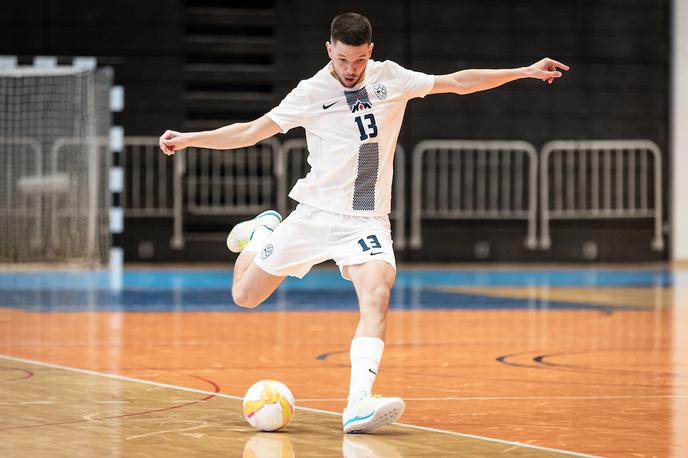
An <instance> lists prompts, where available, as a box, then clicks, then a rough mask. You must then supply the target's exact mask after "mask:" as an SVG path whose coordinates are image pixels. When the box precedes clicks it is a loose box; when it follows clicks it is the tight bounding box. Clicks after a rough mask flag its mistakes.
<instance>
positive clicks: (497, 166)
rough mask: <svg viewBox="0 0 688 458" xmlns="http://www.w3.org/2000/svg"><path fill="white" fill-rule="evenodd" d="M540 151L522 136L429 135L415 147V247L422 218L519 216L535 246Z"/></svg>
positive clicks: (418, 244)
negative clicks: (463, 137)
mask: <svg viewBox="0 0 688 458" xmlns="http://www.w3.org/2000/svg"><path fill="white" fill-rule="evenodd" d="M536 187H537V153H536V151H535V148H534V147H533V145H531V144H530V143H526V142H522V141H463V140H425V141H422V142H420V143H418V145H416V147H415V148H414V151H413V183H412V194H413V198H412V203H411V248H416V249H417V248H420V247H421V246H422V244H423V239H422V234H421V220H422V219H425V218H430V219H516V220H520V219H523V220H526V221H527V224H528V229H527V236H526V239H525V242H524V243H525V245H526V247H528V248H530V249H533V248H536V246H537V237H536V226H537V198H536V192H537V191H536Z"/></svg>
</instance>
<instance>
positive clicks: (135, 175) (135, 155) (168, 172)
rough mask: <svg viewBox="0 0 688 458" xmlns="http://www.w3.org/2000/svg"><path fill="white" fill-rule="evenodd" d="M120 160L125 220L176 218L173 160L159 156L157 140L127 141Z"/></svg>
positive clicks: (127, 138) (135, 138)
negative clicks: (174, 216)
mask: <svg viewBox="0 0 688 458" xmlns="http://www.w3.org/2000/svg"><path fill="white" fill-rule="evenodd" d="M121 157H122V169H123V170H124V179H125V183H124V186H123V188H122V193H121V203H122V208H123V209H124V214H125V216H127V217H156V216H160V217H170V216H173V209H174V198H173V179H172V178H173V176H174V173H173V172H174V160H173V159H172V158H171V157H168V156H165V155H164V154H162V153H161V152H160V147H159V146H158V138H157V137H126V138H125V140H124V150H123V151H122V155H121Z"/></svg>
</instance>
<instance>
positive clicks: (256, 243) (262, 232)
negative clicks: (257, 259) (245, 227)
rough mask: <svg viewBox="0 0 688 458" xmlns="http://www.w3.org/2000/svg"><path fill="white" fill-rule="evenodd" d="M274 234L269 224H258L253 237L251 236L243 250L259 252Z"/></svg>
mask: <svg viewBox="0 0 688 458" xmlns="http://www.w3.org/2000/svg"><path fill="white" fill-rule="evenodd" d="M271 234H272V230H270V229H269V228H268V227H267V226H258V227H257V228H256V229H255V230H254V231H253V237H251V240H250V241H249V242H248V243H247V244H246V246H245V247H244V249H243V250H241V251H242V252H243V251H246V252H249V253H259V252H260V250H262V249H263V245H265V241H266V240H267V239H268V237H270V235H271Z"/></svg>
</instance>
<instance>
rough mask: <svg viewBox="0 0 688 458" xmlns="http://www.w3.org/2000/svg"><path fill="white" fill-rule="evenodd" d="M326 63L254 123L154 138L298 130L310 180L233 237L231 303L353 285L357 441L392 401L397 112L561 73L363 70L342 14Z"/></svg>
mask: <svg viewBox="0 0 688 458" xmlns="http://www.w3.org/2000/svg"><path fill="white" fill-rule="evenodd" d="M325 47H326V49H327V54H328V56H329V58H330V61H329V62H328V63H327V65H325V66H324V67H323V68H322V69H321V70H320V71H318V72H317V73H316V74H315V75H314V76H312V77H311V78H309V79H307V80H303V81H301V82H300V83H299V84H298V85H297V86H296V88H295V89H293V90H292V91H291V92H290V93H289V94H288V95H287V96H286V97H285V98H284V99H283V100H282V102H281V103H280V104H279V106H277V107H275V108H274V109H272V110H271V111H269V112H268V113H267V114H265V115H264V116H262V117H260V118H258V119H256V120H254V121H251V122H247V123H235V124H231V125H228V126H225V127H221V128H219V129H216V130H212V131H204V132H188V133H181V132H175V131H170V130H168V131H166V132H165V133H164V134H163V135H162V136H161V137H160V148H161V149H162V151H163V152H164V153H165V154H168V155H170V154H174V152H175V151H178V150H180V149H183V148H186V147H189V146H194V147H199V148H216V149H232V148H243V147H247V146H251V145H254V144H256V143H257V142H259V141H261V140H263V139H265V138H268V137H272V136H273V135H276V134H278V133H284V132H287V131H288V130H290V129H292V128H294V127H298V126H301V127H303V128H304V129H305V130H306V139H307V143H308V152H309V157H308V163H309V164H310V166H311V169H310V171H309V172H308V174H307V175H306V177H305V178H302V179H300V180H299V181H298V182H297V183H296V185H295V186H294V188H293V189H292V190H291V192H290V194H289V197H291V198H292V199H294V200H296V201H297V202H299V204H298V206H297V207H296V209H295V210H294V211H293V212H292V213H291V214H290V215H289V217H288V218H286V219H285V220H284V221H282V216H281V215H280V214H278V213H277V212H276V211H273V210H270V211H266V212H263V213H261V214H260V215H258V216H256V217H255V218H254V219H252V220H249V221H244V222H242V223H240V224H238V225H237V226H235V227H234V228H233V229H232V231H231V232H230V233H229V236H228V237H227V246H228V247H229V249H230V250H231V251H233V252H239V253H240V255H239V257H238V258H237V260H236V264H235V266H234V274H233V276H234V280H233V285H232V297H233V299H234V302H236V303H237V304H238V305H239V306H241V307H256V306H257V305H259V304H260V303H261V302H262V301H264V300H265V299H267V298H268V296H270V294H272V292H273V291H274V290H275V289H276V288H277V287H278V286H279V284H280V283H281V282H282V281H283V280H284V279H285V277H286V276H287V275H289V276H294V277H298V278H303V276H304V275H306V273H308V271H309V270H310V269H311V267H313V266H314V265H315V264H319V263H321V262H323V261H326V260H329V259H332V260H334V261H335V262H336V263H337V265H338V266H339V269H340V272H341V275H342V276H343V277H344V278H345V279H347V280H350V281H351V282H352V283H353V286H354V289H355V290H356V294H357V296H358V301H359V309H360V319H359V322H358V326H357V327H356V331H355V334H354V338H353V340H352V342H351V348H350V358H351V378H350V384H349V395H348V405H347V407H346V408H345V409H344V413H343V418H342V423H343V430H344V432H345V433H367V432H371V431H373V430H375V429H377V428H379V427H381V426H384V425H387V424H390V423H393V422H394V421H396V420H397V419H398V418H399V417H400V416H401V414H402V413H403V410H404V401H403V400H402V399H401V398H398V397H375V396H373V395H372V394H371V393H372V386H373V383H374V381H375V378H376V376H377V373H378V367H379V365H380V360H381V358H382V353H383V349H384V346H385V344H384V336H385V325H386V318H387V306H388V303H389V296H390V290H391V288H392V285H393V284H394V279H395V275H396V265H395V258H394V250H393V248H392V237H391V232H390V224H389V218H388V214H389V212H390V203H391V189H392V163H393V157H394V151H395V148H396V143H397V137H398V136H399V130H400V128H401V123H402V119H403V116H404V110H405V108H406V103H407V102H408V101H409V99H412V98H415V97H425V96H426V95H428V94H443V93H454V94H461V95H464V94H470V93H473V92H478V91H484V90H488V89H492V88H495V87H498V86H501V85H503V84H505V83H508V82H510V81H514V80H518V79H521V78H535V79H539V80H542V81H546V82H548V83H552V82H553V81H554V80H555V79H556V78H559V77H561V76H562V72H561V70H568V67H567V66H566V65H564V64H562V63H560V62H557V61H556V60H553V59H549V58H545V59H542V60H540V61H539V62H537V63H535V64H533V65H530V66H528V67H522V68H513V69H502V70H462V71H457V72H455V73H450V74H446V75H436V76H432V75H427V74H424V73H420V72H415V71H411V70H407V69H405V68H403V67H402V66H400V65H398V64H396V63H395V62H392V61H389V60H387V61H383V62H379V61H375V60H372V59H371V55H372V52H373V42H372V30H371V25H370V22H369V21H368V19H366V18H365V17H364V16H361V15H360V14H356V13H345V14H341V15H339V16H337V17H335V18H334V20H333V21H332V25H331V33H330V40H329V41H327V42H326V43H325Z"/></svg>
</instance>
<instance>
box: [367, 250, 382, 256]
mask: <svg viewBox="0 0 688 458" xmlns="http://www.w3.org/2000/svg"><path fill="white" fill-rule="evenodd" d="M382 253H384V251H378V252H377V253H370V255H371V256H375V255H376V254H382Z"/></svg>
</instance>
